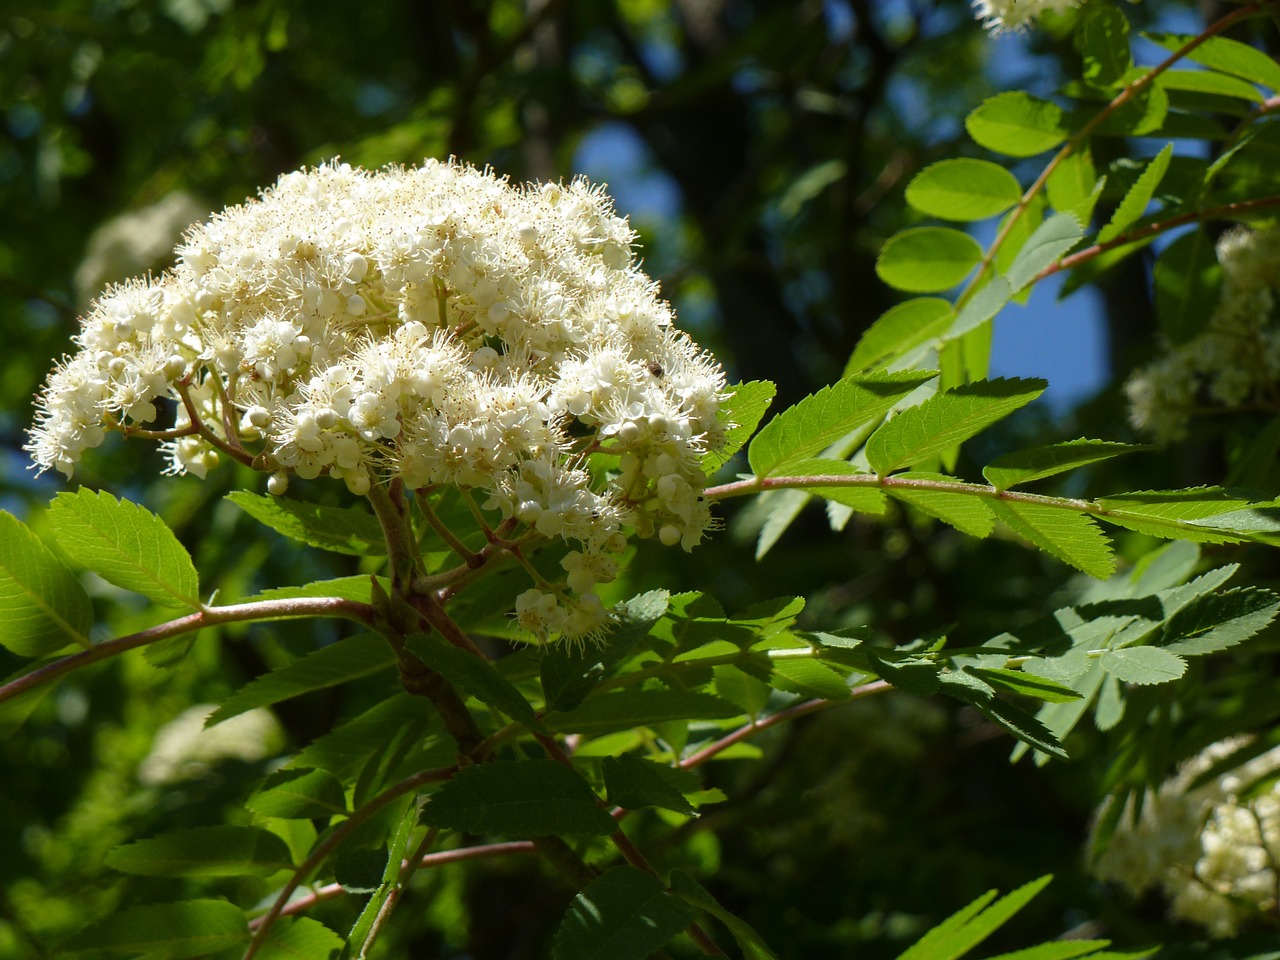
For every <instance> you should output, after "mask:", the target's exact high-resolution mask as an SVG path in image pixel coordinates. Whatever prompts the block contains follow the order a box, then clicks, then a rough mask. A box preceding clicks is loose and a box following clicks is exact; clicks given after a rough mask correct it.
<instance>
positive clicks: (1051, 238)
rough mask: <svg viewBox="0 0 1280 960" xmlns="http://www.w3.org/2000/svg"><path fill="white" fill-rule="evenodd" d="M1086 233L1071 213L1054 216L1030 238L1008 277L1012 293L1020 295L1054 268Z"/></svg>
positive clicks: (1006, 278) (1015, 259) (1012, 265)
mask: <svg viewBox="0 0 1280 960" xmlns="http://www.w3.org/2000/svg"><path fill="white" fill-rule="evenodd" d="M1082 236H1084V231H1083V230H1082V229H1081V227H1080V220H1079V219H1078V218H1077V217H1076V216H1075V215H1074V214H1071V213H1055V214H1054V215H1053V216H1052V217H1050V218H1049V219H1048V220H1046V221H1045V222H1044V223H1042V224H1040V226H1038V227H1036V229H1035V231H1034V232H1033V233H1032V234H1031V236H1030V237H1028V238H1027V242H1026V243H1025V244H1023V245H1022V249H1021V250H1019V251H1018V255H1017V256H1016V257H1014V259H1013V263H1011V264H1010V265H1009V270H1008V272H1007V273H1006V274H1005V280H1007V281H1008V283H1009V289H1010V290H1012V291H1013V292H1014V293H1017V292H1018V291H1019V290H1021V289H1022V288H1023V287H1025V286H1027V284H1029V283H1031V281H1033V280H1034V279H1035V278H1036V276H1037V275H1038V274H1039V273H1040V271H1042V270H1044V269H1045V268H1046V267H1049V266H1052V265H1053V264H1055V263H1057V262H1058V260H1059V259H1060V258H1061V257H1062V255H1063V254H1065V253H1066V252H1067V251H1068V250H1070V249H1071V248H1072V247H1074V246H1075V245H1076V244H1077V243H1079V242H1080V238H1081V237H1082Z"/></svg>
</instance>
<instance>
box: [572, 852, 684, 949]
mask: <svg viewBox="0 0 1280 960" xmlns="http://www.w3.org/2000/svg"><path fill="white" fill-rule="evenodd" d="M693 918H694V912H693V908H691V907H690V906H689V905H688V904H686V903H685V902H684V901H683V900H681V899H680V898H679V897H676V896H674V895H673V894H670V893H668V892H667V890H666V888H665V887H663V885H662V881H661V880H659V879H658V878H657V877H655V876H654V875H653V874H651V873H645V872H643V871H641V870H637V869H636V868H635V867H625V866H623V867H614V868H613V869H611V870H607V871H606V872H605V873H603V874H602V875H601V876H599V877H598V878H596V879H595V880H593V881H591V883H589V884H587V886H586V887H585V888H584V889H583V891H582V892H581V893H579V894H578V895H577V896H576V897H574V900H573V903H572V904H571V905H570V906H569V912H568V913H567V914H565V918H564V920H563V921H562V922H561V923H560V927H559V929H558V930H556V935H555V938H554V939H553V940H552V941H551V956H552V958H553V960H645V958H646V957H648V956H650V955H651V954H652V953H653V952H654V951H655V950H657V949H658V948H659V947H661V946H662V945H663V944H664V943H666V942H667V941H668V940H670V939H671V938H672V937H674V936H675V935H676V934H677V933H679V932H680V931H681V930H683V929H684V928H685V927H687V926H689V924H691V923H692V922H693Z"/></svg>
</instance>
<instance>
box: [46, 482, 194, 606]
mask: <svg viewBox="0 0 1280 960" xmlns="http://www.w3.org/2000/svg"><path fill="white" fill-rule="evenodd" d="M49 522H50V524H52V526H53V531H54V533H55V534H56V536H57V538H58V542H59V544H60V545H61V546H62V548H63V549H64V550H66V551H67V553H68V554H69V555H70V556H73V557H75V559H76V561H77V562H79V563H82V564H84V566H86V567H88V568H89V569H90V570H92V571H93V572H94V573H96V574H98V575H99V576H100V577H102V579H104V580H106V581H107V582H108V583H114V584H115V585H116V586H117V587H124V589H126V590H132V591H133V592H134V593H140V594H142V595H143V596H144V597H146V598H148V599H149V600H154V601H155V602H156V603H158V604H160V605H161V606H165V607H196V608H198V607H199V606H200V580H199V577H198V576H197V574H196V568H195V566H194V565H193V564H192V562H191V555H190V554H189V553H187V550H186V548H185V547H184V546H183V545H182V544H181V543H179V542H178V538H177V537H175V536H174V535H173V531H172V530H170V529H169V527H168V526H167V525H166V524H165V522H164V521H163V520H161V519H160V518H159V517H157V516H156V515H155V514H154V513H152V512H150V511H149V510H146V509H144V508H142V507H140V506H138V505H137V504H136V503H130V502H129V501H128V500H117V499H116V498H115V497H113V496H111V494H109V493H105V492H103V493H94V492H93V491H92V490H87V489H83V488H82V489H80V490H78V491H76V492H75V493H60V494H58V495H57V496H56V497H54V498H53V503H52V504H51V505H50V507H49Z"/></svg>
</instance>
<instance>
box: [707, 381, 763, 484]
mask: <svg viewBox="0 0 1280 960" xmlns="http://www.w3.org/2000/svg"><path fill="white" fill-rule="evenodd" d="M777 392H778V388H777V386H775V385H774V384H772V383H770V382H769V381H768V380H749V381H748V382H746V383H735V384H734V385H733V386H731V387H730V388H729V396H728V398H727V399H726V400H725V401H724V403H722V404H721V405H720V418H721V419H722V420H723V421H725V422H727V423H732V424H733V426H732V427H730V428H729V429H728V430H727V431H726V432H725V445H724V447H722V448H721V449H719V450H717V451H716V452H715V453H714V454H712V453H708V454H707V455H706V456H704V457H703V458H702V467H703V469H704V470H706V471H711V470H715V469H717V468H718V467H719V466H720V465H721V464H723V463H726V462H728V460H729V458H730V457H732V456H733V455H734V454H735V453H737V452H738V451H739V450H741V449H742V448H743V447H744V446H746V443H747V441H748V440H750V439H751V435H752V434H753V433H755V430H756V427H758V426H759V425H760V421H761V420H762V419H763V418H764V414H765V411H766V410H768V409H769V404H770V403H772V402H773V398H774V395H775V394H777Z"/></svg>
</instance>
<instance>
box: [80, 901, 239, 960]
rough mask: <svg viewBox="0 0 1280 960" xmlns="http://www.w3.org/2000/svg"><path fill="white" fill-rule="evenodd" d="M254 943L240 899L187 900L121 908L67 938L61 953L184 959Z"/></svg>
mask: <svg viewBox="0 0 1280 960" xmlns="http://www.w3.org/2000/svg"><path fill="white" fill-rule="evenodd" d="M248 942H249V923H248V921H247V920H246V919H245V916H244V912H243V911H242V910H241V909H240V908H239V907H237V906H236V905H235V904H232V903H228V902H227V901H225V900H187V901H184V902H182V903H160V904H154V905H151V906H145V907H130V908H128V909H126V910H120V911H117V912H115V913H113V914H111V916H109V917H106V918H105V919H102V920H99V921H98V922H97V923H95V924H92V925H90V926H89V927H86V928H85V929H84V930H81V931H80V932H79V933H77V934H76V935H75V936H73V937H71V938H70V939H69V940H67V941H65V942H64V943H63V944H62V945H61V947H60V948H59V950H58V956H60V957H74V956H76V955H77V954H91V955H100V954H102V953H115V954H128V955H129V956H134V957H140V956H144V955H145V957H146V960H182V958H185V957H199V956H203V955H205V954H210V953H216V952H218V951H219V950H226V949H228V948H230V947H234V946H238V945H239V944H242V943H248Z"/></svg>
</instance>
